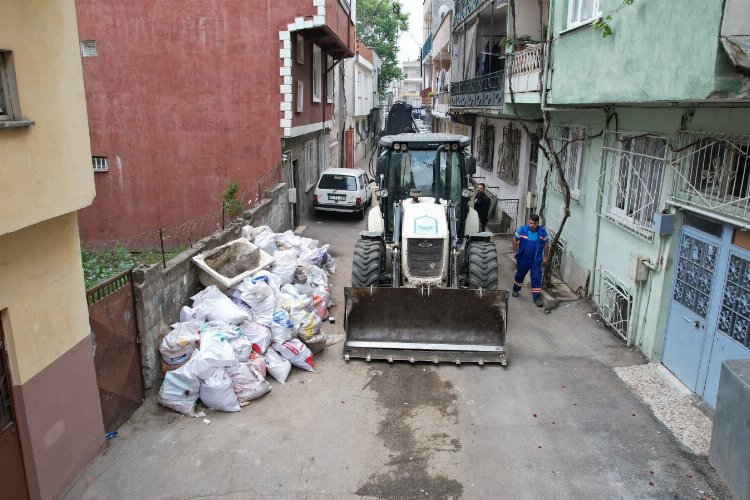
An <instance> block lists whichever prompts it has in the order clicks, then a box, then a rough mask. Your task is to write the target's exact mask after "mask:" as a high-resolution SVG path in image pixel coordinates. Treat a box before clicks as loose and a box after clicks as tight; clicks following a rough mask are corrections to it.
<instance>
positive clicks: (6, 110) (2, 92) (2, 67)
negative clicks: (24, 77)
mask: <svg viewBox="0 0 750 500" xmlns="http://www.w3.org/2000/svg"><path fill="white" fill-rule="evenodd" d="M20 119H21V109H20V107H19V105H18V92H17V89H16V73H15V70H14V67H13V52H11V51H9V50H0V121H3V120H7V121H16V120H20Z"/></svg>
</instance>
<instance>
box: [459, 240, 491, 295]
mask: <svg viewBox="0 0 750 500" xmlns="http://www.w3.org/2000/svg"><path fill="white" fill-rule="evenodd" d="M466 257H467V258H466V260H467V262H468V266H469V288H484V289H486V290H497V289H498V288H499V287H498V272H497V248H495V244H494V243H492V242H490V241H478V242H476V243H472V244H470V245H469V249H468V251H467V255H466Z"/></svg>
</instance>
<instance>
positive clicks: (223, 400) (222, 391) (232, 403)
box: [170, 368, 240, 412]
mask: <svg viewBox="0 0 750 500" xmlns="http://www.w3.org/2000/svg"><path fill="white" fill-rule="evenodd" d="M170 373H172V372H170ZM200 398H201V401H202V402H203V404H204V405H206V406H207V407H208V408H212V409H214V410H218V411H226V412H235V411H240V404H239V402H238V401H237V395H236V394H235V393H234V389H232V378H231V377H230V376H229V375H228V374H227V370H226V369H225V368H216V369H215V370H214V372H213V374H211V376H209V377H208V378H207V379H206V380H204V381H203V382H201V388H200Z"/></svg>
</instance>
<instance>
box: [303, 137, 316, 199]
mask: <svg viewBox="0 0 750 500" xmlns="http://www.w3.org/2000/svg"><path fill="white" fill-rule="evenodd" d="M302 172H303V179H304V181H305V191H309V190H310V189H312V187H313V186H314V185H315V181H317V180H318V142H317V141H316V140H312V141H307V142H306V143H305V164H304V166H303V169H302Z"/></svg>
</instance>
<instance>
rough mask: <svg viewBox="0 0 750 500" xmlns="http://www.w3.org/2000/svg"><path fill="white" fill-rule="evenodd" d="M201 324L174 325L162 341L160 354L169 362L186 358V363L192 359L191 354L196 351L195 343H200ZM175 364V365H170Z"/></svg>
mask: <svg viewBox="0 0 750 500" xmlns="http://www.w3.org/2000/svg"><path fill="white" fill-rule="evenodd" d="M199 327H200V324H198V323H196V322H194V321H187V322H184V323H175V324H174V325H172V331H170V332H169V333H167V334H166V335H165V336H164V338H163V339H162V340H161V345H160V346H159V352H160V353H161V355H162V358H164V361H167V358H172V359H173V358H178V357H185V361H187V359H188V358H190V354H192V353H193V350H195V343H196V342H197V341H198V338H199V337H198V328H199ZM169 364H172V365H173V364H175V363H169Z"/></svg>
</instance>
